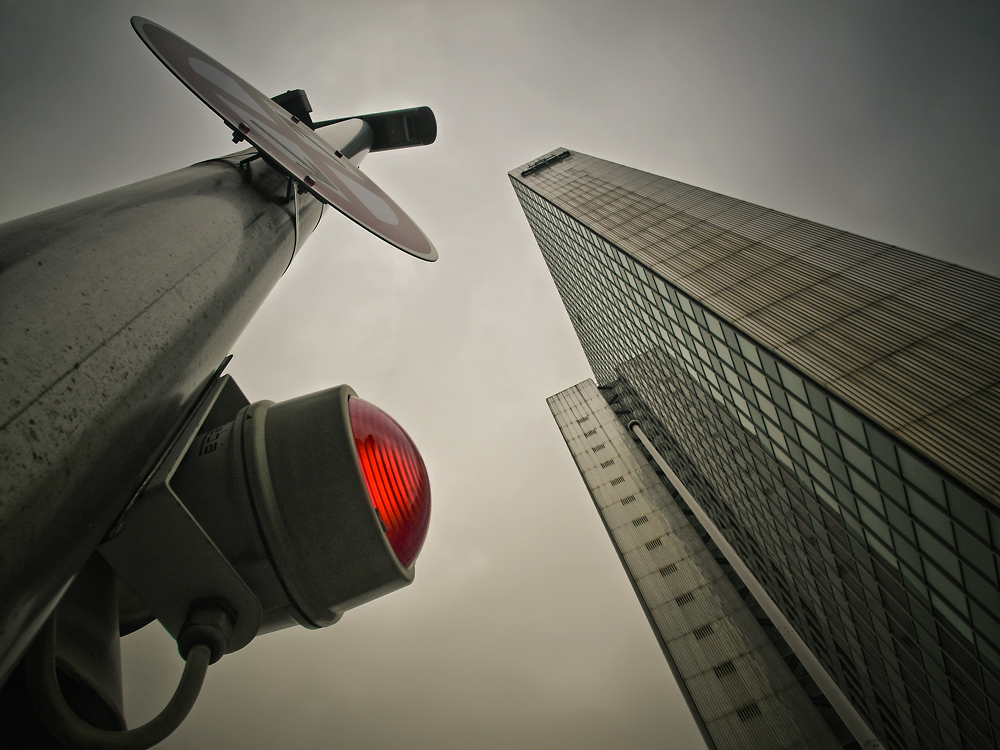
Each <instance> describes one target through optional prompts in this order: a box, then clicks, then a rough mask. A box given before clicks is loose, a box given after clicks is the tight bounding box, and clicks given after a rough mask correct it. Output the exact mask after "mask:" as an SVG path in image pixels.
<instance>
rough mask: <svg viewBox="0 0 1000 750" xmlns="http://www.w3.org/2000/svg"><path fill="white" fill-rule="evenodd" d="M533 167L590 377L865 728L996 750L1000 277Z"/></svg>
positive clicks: (689, 195) (628, 185)
mask: <svg viewBox="0 0 1000 750" xmlns="http://www.w3.org/2000/svg"><path fill="white" fill-rule="evenodd" d="M564 151H565V149H560V150H558V151H557V152H554V153H558V154H561V153H563V152H564ZM529 167H530V165H526V166H525V167H523V168H521V169H518V170H514V171H512V172H511V173H510V177H511V181H512V184H513V186H514V189H515V192H516V194H517V196H518V199H519V200H520V202H521V205H522V207H523V208H524V211H525V215H526V216H527V218H528V222H529V224H530V225H531V228H532V231H533V232H534V234H535V237H536V239H537V241H538V244H539V247H540V249H541V251H542V254H543V256H544V257H545V260H546V262H547V263H548V266H549V269H550V271H551V273H552V276H553V279H554V281H555V283H556V286H557V288H558V290H559V292H560V294H561V296H562V298H563V300H564V303H565V305H566V309H567V311H568V313H569V315H570V318H571V320H572V323H573V325H574V327H575V328H576V331H577V334H578V336H579V338H580V341H581V343H582V345H583V347H584V349H585V351H586V353H587V356H588V358H589V360H590V362H591V365H592V367H593V370H594V373H595V375H596V376H597V381H598V384H599V385H601V386H604V387H608V386H610V387H611V388H610V389H609V391H608V392H609V393H613V394H614V395H613V396H612V397H611V398H610V399H609V400H611V401H612V402H619V403H620V404H621V406H620V407H616V408H617V410H619V411H620V412H621V413H623V419H627V420H631V419H636V420H638V421H639V423H640V424H641V425H642V427H643V430H644V432H645V433H646V434H647V435H648V436H649V437H650V439H651V440H652V441H653V442H654V444H655V445H656V447H657V449H658V450H660V451H661V453H662V454H663V455H664V456H665V457H666V458H667V460H668V461H669V462H670V463H671V465H672V466H675V467H676V470H677V473H678V474H679V475H680V476H681V479H682V480H683V481H684V483H685V485H686V486H688V487H689V488H691V491H692V493H693V494H694V495H695V496H696V497H697V499H698V501H699V503H700V504H701V505H702V507H703V508H704V509H705V510H706V511H707V512H708V513H709V515H710V516H711V517H712V520H713V521H714V522H715V523H716V525H717V526H719V528H720V529H721V530H722V531H723V533H724V534H725V535H726V538H727V540H728V541H729V543H730V544H731V545H732V546H733V547H734V548H735V549H736V550H737V552H738V553H739V554H740V555H741V557H742V559H743V561H744V562H745V564H746V565H747V567H749V568H750V570H751V571H752V572H753V574H754V575H755V576H756V577H757V579H758V580H759V581H760V582H761V583H762V584H763V585H764V587H765V588H766V590H767V592H768V594H769V595H770V596H771V597H772V598H773V599H774V600H775V602H777V603H778V604H779V606H780V607H781V608H782V610H783V612H784V613H785V615H786V616H787V617H788V619H789V620H790V621H791V622H792V623H793V625H794V626H795V628H796V630H797V631H798V633H799V634H800V635H801V636H802V638H803V639H804V640H805V641H806V643H807V644H808V645H809V647H810V648H811V650H812V651H813V653H814V655H815V656H816V657H817V658H818V659H819V661H820V662H821V663H822V664H823V666H824V667H825V668H826V669H827V670H828V671H829V673H830V674H831V675H832V676H833V677H834V678H835V680H836V681H837V683H838V684H839V685H840V687H841V689H842V690H843V691H844V693H845V694H846V695H847V696H848V697H849V698H850V699H851V701H852V702H853V703H854V705H855V706H856V707H857V709H858V710H859V712H861V714H862V715H863V716H864V717H865V718H866V719H867V721H868V722H869V724H870V726H871V728H872V729H873V730H874V732H875V733H876V735H878V736H879V737H880V739H881V740H882V741H883V742H884V744H885V745H886V746H887V747H889V748H989V747H997V746H1000V704H998V701H1000V591H998V572H1000V571H998V558H997V555H998V549H1000V515H998V505H997V501H998V495H997V486H998V482H997V477H998V476H1000V442H998V437H997V430H996V427H997V425H998V424H1000V376H998V373H1000V340H998V339H997V338H996V330H997V327H996V322H997V321H996V320H995V319H996V317H997V315H998V314H1000V313H998V310H997V307H998V306H997V301H998V300H1000V282H998V280H997V279H994V278H992V277H989V276H986V275H984V274H976V273H975V272H972V271H967V270H966V269H961V268H958V267H956V266H951V265H949V264H945V263H941V262H939V261H934V260H931V259H929V258H925V257H923V256H919V255H917V254H915V253H909V252H907V251H905V250H901V249H899V248H894V247H891V246H888V245H883V244H881V243H876V242H873V241H871V240H866V239H864V238H860V237H856V236H854V235H849V234H847V233H844V232H839V231H837V230H834V229H831V228H828V227H822V226H820V225H816V224H812V223H810V222H805V221H802V220H800V219H796V218H794V217H790V216H787V215H785V214H780V213H778V212H774V211H769V210H767V209H764V208H762V207H759V206H754V205H752V204H749V203H745V202H742V201H738V200H736V199H732V198H727V197H725V196H720V195H717V194H715V193H710V192H708V191H704V190H701V189H698V188H693V187H691V186H688V185H684V184H682V183H677V182H675V181H672V180H668V179H665V178H661V177H656V176H654V175H649V174H646V173H643V172H639V171H638V170H633V169H629V168H626V167H622V166H620V165H616V164H612V163H610V162H605V161H602V160H599V159H595V158H593V157H589V156H586V155H583V154H578V153H575V152H570V155H569V156H567V157H562V158H561V159H560V160H558V161H555V162H553V163H552V164H551V165H546V166H545V168H543V169H539V170H536V171H534V172H529V173H528V174H526V175H525V176H523V177H522V176H521V173H522V172H523V171H527V169H528V168H529Z"/></svg>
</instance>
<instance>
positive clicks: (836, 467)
mask: <svg viewBox="0 0 1000 750" xmlns="http://www.w3.org/2000/svg"><path fill="white" fill-rule="evenodd" d="M823 453H824V455H825V456H826V465H827V466H829V467H830V471H831V472H832V473H833V475H834V476H836V477H837V478H838V479H840V481H841V482H843V483H844V484H847V483H848V481H849V480H848V478H847V464H845V463H844V462H843V461H841V460H840V459H839V458H838V457H837V456H836V455H834V454H833V453H832V452H831V451H829V450H827V449H824V450H823Z"/></svg>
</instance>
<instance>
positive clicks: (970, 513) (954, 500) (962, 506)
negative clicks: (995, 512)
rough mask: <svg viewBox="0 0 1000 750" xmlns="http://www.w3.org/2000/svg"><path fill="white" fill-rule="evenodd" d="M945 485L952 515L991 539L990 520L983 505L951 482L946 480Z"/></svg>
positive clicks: (985, 537)
mask: <svg viewBox="0 0 1000 750" xmlns="http://www.w3.org/2000/svg"><path fill="white" fill-rule="evenodd" d="M944 486H945V493H946V494H947V495H948V504H949V506H950V507H951V512H952V515H953V516H954V517H955V518H957V519H958V520H959V521H961V522H962V523H964V524H965V525H966V526H968V527H969V528H970V529H972V530H973V531H974V532H976V533H977V534H979V535H980V536H982V537H983V538H984V539H989V536H990V532H989V530H988V528H987V526H988V523H989V522H988V521H987V519H986V510H985V509H984V508H983V506H982V505H980V504H979V503H978V502H976V501H975V500H973V499H972V498H971V497H970V496H969V495H968V494H966V493H965V492H964V491H962V490H960V489H959V488H958V487H956V486H955V485H954V484H952V483H951V482H945V483H944Z"/></svg>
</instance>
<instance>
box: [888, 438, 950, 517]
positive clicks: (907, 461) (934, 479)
mask: <svg viewBox="0 0 1000 750" xmlns="http://www.w3.org/2000/svg"><path fill="white" fill-rule="evenodd" d="M899 465H900V468H901V469H902V473H903V478H904V479H908V480H909V481H910V482H912V483H913V485H914V486H915V487H916V488H917V489H918V490H920V491H921V492H923V493H924V494H925V495H927V496H928V497H929V498H930V499H931V500H933V501H934V502H936V503H937V504H938V505H940V506H941V507H942V508H947V501H946V500H945V497H944V485H943V484H942V483H941V477H940V476H938V474H937V472H935V471H934V470H933V469H931V468H930V467H929V466H927V464H925V463H924V462H923V461H921V460H920V459H918V458H917V457H916V456H914V455H913V454H912V453H910V452H909V451H905V450H902V449H900V450H899Z"/></svg>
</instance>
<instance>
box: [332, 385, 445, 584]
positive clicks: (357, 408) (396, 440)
mask: <svg viewBox="0 0 1000 750" xmlns="http://www.w3.org/2000/svg"><path fill="white" fill-rule="evenodd" d="M347 406H348V410H349V413H350V415H351V430H352V432H353V433H354V445H355V446H356V448H357V451H358V459H359V460H360V462H361V473H362V474H363V475H364V478H365V484H366V485H367V487H368V494H369V495H371V498H372V502H373V503H374V504H375V510H376V511H378V515H379V518H381V519H382V523H383V525H384V526H385V533H386V536H388V537H389V544H390V545H392V551H393V552H395V553H396V557H397V558H399V561H400V562H401V563H402V564H403V567H405V568H409V567H410V566H411V565H412V564H413V561H414V560H416V559H417V553H419V552H420V547H421V546H422V545H423V543H424V537H426V536H427V526H428V524H429V523H430V518H431V485H430V482H429V481H428V479H427V469H426V467H425V466H424V461H423V459H422V458H421V457H420V454H419V453H418V452H417V448H416V446H415V445H414V444H413V441H412V440H411V439H410V436H409V435H407V434H406V432H405V430H403V428H402V427H400V426H399V425H398V424H397V423H396V420H394V419H393V418H392V417H390V416H389V415H388V414H386V413H385V412H384V411H382V410H381V409H379V408H377V407H375V406H372V405H371V404H369V403H368V402H367V401H362V400H361V399H360V398H354V397H351V398H349V399H348V401H347Z"/></svg>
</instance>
